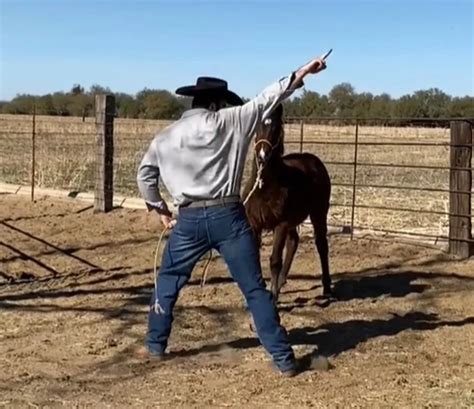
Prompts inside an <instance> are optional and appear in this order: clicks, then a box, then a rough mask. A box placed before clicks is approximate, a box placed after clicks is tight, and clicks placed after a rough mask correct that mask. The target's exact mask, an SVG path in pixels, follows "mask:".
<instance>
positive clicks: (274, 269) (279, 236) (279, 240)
mask: <svg viewBox="0 0 474 409" xmlns="http://www.w3.org/2000/svg"><path fill="white" fill-rule="evenodd" d="M287 236H288V225H287V224H286V223H282V224H279V225H278V226H277V227H276V228H275V230H273V250H272V255H271V256H270V270H271V273H272V279H271V282H272V285H271V288H272V294H273V301H274V303H275V304H276V303H277V302H278V294H279V292H280V289H279V286H278V283H279V281H280V274H281V272H282V266H283V249H284V248H285V243H286V238H287Z"/></svg>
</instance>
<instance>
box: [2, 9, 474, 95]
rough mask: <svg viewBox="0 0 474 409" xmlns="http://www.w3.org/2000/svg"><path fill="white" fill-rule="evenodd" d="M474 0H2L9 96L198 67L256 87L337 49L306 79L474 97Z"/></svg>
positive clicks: (186, 76)
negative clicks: (323, 66)
mask: <svg viewBox="0 0 474 409" xmlns="http://www.w3.org/2000/svg"><path fill="white" fill-rule="evenodd" d="M473 4H474V1H473V0H443V1H441V0H423V1H420V0H413V1H409V0H398V1H396V0H392V1H389V0H379V1H375V0H373V1H359V0H352V1H350V0H332V1H330V0H326V1H321V0H313V1H276V0H274V1H270V0H254V1H242V0H238V1H237V0H235V1H230V0H228V1H224V0H221V1H216V0H215V1H211V0H208V1H200V0H194V1H180V0H175V1H159V0H155V1H151V0H148V1H145V0H136V1H132V0H94V1H92V0H82V1H75V0H0V5H1V21H0V34H1V55H0V61H1V71H0V81H1V82H0V99H10V98H12V97H14V96H15V94H17V93H33V94H43V93H48V92H52V91H57V90H69V89H70V88H71V86H72V85H73V84H74V83H80V84H81V85H83V86H85V87H86V88H87V87H89V86H90V85H92V84H95V83H98V84H101V85H104V86H109V87H110V88H111V89H112V90H114V91H124V92H128V93H135V92H137V91H139V90H141V89H143V88H145V87H148V88H164V89H169V90H171V91H174V90H175V89H176V88H177V87H178V86H180V85H185V84H189V83H193V82H194V81H195V78H196V77H197V76H198V75H212V76H219V77H222V78H225V79H226V80H228V81H229V85H230V88H231V89H233V90H234V91H236V92H237V93H239V94H241V95H243V96H245V97H252V96H254V95H255V94H256V93H257V92H258V91H259V90H260V89H262V88H263V87H264V86H266V85H267V84H268V83H270V82H272V81H273V80H275V79H278V78H279V77H281V76H282V75H285V74H287V73H289V72H290V71H291V70H293V69H295V68H297V67H298V66H299V65H301V64H303V63H304V62H306V60H307V59H309V58H310V57H312V56H313V55H319V54H321V53H323V52H325V51H326V50H327V49H329V48H333V49H334V51H333V54H332V55H331V56H330V58H329V60H328V69H327V70H326V71H325V72H324V73H322V74H321V75H319V76H317V77H313V78H310V79H309V80H308V81H307V83H306V89H308V90H314V91H318V92H322V93H326V92H328V91H329V90H330V89H331V87H332V86H334V85H335V84H338V83H341V82H350V83H352V84H353V85H354V86H355V87H356V90H357V91H360V92H361V91H370V92H373V93H382V92H388V93H390V94H391V95H393V96H395V97H398V96H400V95H403V94H406V93H410V92H413V91H414V90H417V89H426V88H430V87H438V88H441V89H442V90H444V91H445V92H447V93H450V94H452V95H473V94H474V91H473V81H474V73H473V66H474V61H473V59H474V56H473V48H474V44H473V24H474V23H473V20H474V14H473V13H474V11H473V8H474V6H473Z"/></svg>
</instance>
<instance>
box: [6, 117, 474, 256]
mask: <svg viewBox="0 0 474 409" xmlns="http://www.w3.org/2000/svg"><path fill="white" fill-rule="evenodd" d="M99 114H100V115H102V116H101V117H100V118H103V117H105V116H104V115H105V113H104V112H102V113H100V112H99V113H98V116H97V118H99ZM109 115H110V114H109ZM97 118H96V119H94V118H87V120H86V121H83V120H82V118H73V117H62V118H61V117H45V116H37V115H36V113H35V112H33V113H32V115H30V116H19V115H0V159H1V166H0V181H1V182H6V183H13V184H18V185H28V184H29V185H30V186H31V197H32V199H34V195H35V192H34V188H35V187H47V188H54V189H63V190H67V191H68V192H70V193H71V195H73V194H74V192H84V191H90V192H92V191H94V192H95V194H96V195H97V190H98V189H99V188H100V185H104V183H109V186H113V192H114V194H118V195H121V196H131V197H139V194H138V190H137V187H136V170H137V167H138V164H139V162H140V160H141V158H142V155H143V153H144V151H145V149H146V148H147V147H148V145H149V143H150V142H151V140H152V138H153V137H154V136H155V135H156V134H157V133H158V131H159V130H161V129H163V128H164V127H166V126H167V125H168V124H169V123H170V122H169V121H152V120H137V119H130V120H128V119H120V118H114V119H113V121H112V123H113V128H112V135H113V149H112V150H110V149H109V153H108V155H109V156H110V155H112V156H111V157H108V158H103V159H104V160H103V161H102V160H101V159H102V156H101V155H104V154H105V153H104V152H105V151H106V150H107V149H105V145H100V144H98V142H99V141H98V138H99V135H106V134H107V127H106V125H104V123H103V121H102V122H100V121H99V120H98V119H97ZM98 121H99V122H100V124H99V122H98ZM400 123H403V124H405V125H407V124H408V125H410V126H404V127H399V126H397V125H399V124H400ZM453 123H454V124H460V127H461V128H462V129H461V128H460V129H461V130H458V129H457V128H456V127H455V128H453V125H452V124H453ZM473 123H474V121H473V120H472V119H465V118H442V119H420V118H415V119H413V118H396V119H393V118H368V119H354V118H345V119H337V118H287V119H286V122H285V151H286V153H290V152H311V153H314V154H316V155H317V156H319V157H320V158H321V159H322V160H323V162H324V163H325V164H326V165H327V167H328V169H329V173H330V175H331V180H332V186H333V193H332V202H331V210H330V222H331V224H332V225H334V226H343V227H344V228H345V231H347V232H350V235H351V237H353V235H354V234H355V232H357V231H362V230H364V231H366V230H367V231H372V232H380V233H384V232H385V233H387V234H403V235H405V234H406V235H412V236H416V237H420V238H424V239H432V240H433V241H435V242H438V241H439V240H451V241H453V240H454V241H456V242H464V243H468V244H469V245H471V250H469V251H470V252H471V253H472V247H474V245H473V243H474V241H473V239H472V214H473V211H474V209H473V208H472V193H473V191H472V170H473V168H472V147H473V145H472V124H473ZM420 124H421V125H423V126H420ZM466 124H467V125H466ZM434 125H438V127H435V126H434ZM99 128H100V130H101V131H100V132H99ZM469 130H470V132H471V134H469ZM469 138H470V139H469ZM99 146H101V148H100V150H99V151H98V149H99ZM111 152H112V153H111ZM249 160H250V154H249ZM99 162H100V163H102V165H101V166H109V167H110V166H112V169H113V174H112V175H110V176H108V177H109V178H112V180H109V181H107V180H104V179H103V178H102V177H100V178H99V176H101V174H100V173H98V167H100V166H99ZM249 167H250V166H247V169H246V171H245V173H244V183H245V181H246V178H248V177H249V173H250V172H249ZM98 179H100V181H99V180H98ZM99 182H100V183H99ZM110 183H112V185H110ZM163 191H164V190H163ZM164 192H165V191H164ZM165 197H166V192H165ZM465 225H466V226H467V227H468V228H469V234H467V233H466V228H467V227H466V226H465Z"/></svg>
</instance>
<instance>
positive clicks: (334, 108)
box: [329, 82, 356, 118]
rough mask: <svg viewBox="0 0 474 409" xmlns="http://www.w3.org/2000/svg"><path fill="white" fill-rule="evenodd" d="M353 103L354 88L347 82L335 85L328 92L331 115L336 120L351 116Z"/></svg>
mask: <svg viewBox="0 0 474 409" xmlns="http://www.w3.org/2000/svg"><path fill="white" fill-rule="evenodd" d="M355 101H356V95H355V90H354V87H353V86H352V85H351V84H349V83H347V82H344V83H342V84H339V85H335V86H334V87H333V88H332V90H331V91H330V92H329V106H330V109H331V114H332V115H334V116H336V117H338V118H345V117H351V116H353V111H354V106H355Z"/></svg>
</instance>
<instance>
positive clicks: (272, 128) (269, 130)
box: [254, 104, 284, 165]
mask: <svg viewBox="0 0 474 409" xmlns="http://www.w3.org/2000/svg"><path fill="white" fill-rule="evenodd" d="M283 142H284V141H283V106H282V105H281V104H278V105H277V107H276V108H275V109H274V110H273V111H272V113H271V114H270V116H269V117H268V118H266V119H264V121H263V123H262V124H261V125H260V127H259V129H258V131H257V135H256V137H255V147H254V148H255V157H256V160H257V162H258V163H259V164H260V165H265V164H266V163H267V162H268V161H269V160H270V159H271V158H272V157H275V156H276V157H280V156H282V155H283Z"/></svg>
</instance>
